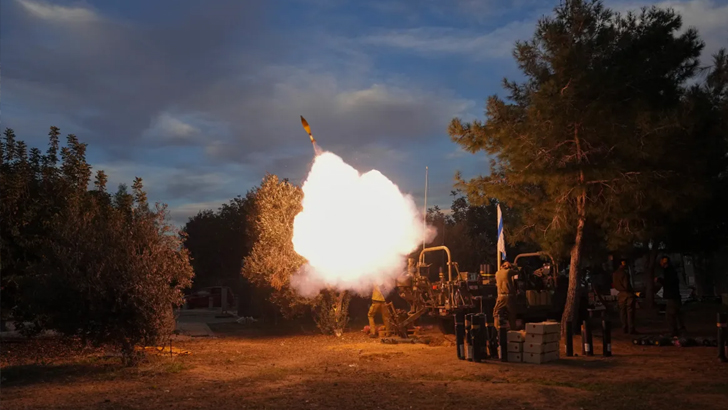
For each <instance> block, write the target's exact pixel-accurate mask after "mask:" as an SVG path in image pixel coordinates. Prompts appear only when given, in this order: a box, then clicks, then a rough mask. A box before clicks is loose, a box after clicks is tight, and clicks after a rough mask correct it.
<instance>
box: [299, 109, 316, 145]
mask: <svg viewBox="0 0 728 410" xmlns="http://www.w3.org/2000/svg"><path fill="white" fill-rule="evenodd" d="M301 125H303V129H304V130H306V133H308V137H309V138H311V144H314V145H316V140H315V139H314V138H313V134H311V127H310V126H309V125H308V121H306V119H305V118H303V115H302V116H301Z"/></svg>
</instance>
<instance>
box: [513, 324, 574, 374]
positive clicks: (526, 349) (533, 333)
mask: <svg viewBox="0 0 728 410" xmlns="http://www.w3.org/2000/svg"><path fill="white" fill-rule="evenodd" d="M560 332H561V326H560V324H559V323H557V322H541V323H528V324H526V333H525V335H524V342H523V347H522V349H523V353H522V360H523V362H525V363H533V364H541V363H548V362H552V361H554V360H558V358H559V339H560ZM509 358H510V357H509Z"/></svg>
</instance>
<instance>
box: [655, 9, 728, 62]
mask: <svg viewBox="0 0 728 410" xmlns="http://www.w3.org/2000/svg"><path fill="white" fill-rule="evenodd" d="M657 6H658V7H661V8H668V7H670V8H673V9H675V11H677V12H678V13H679V14H680V15H681V16H682V17H683V26H684V27H685V28H687V27H695V28H697V29H698V32H699V34H700V37H701V38H702V39H703V41H705V50H704V51H703V53H704V55H711V54H713V53H715V52H717V51H718V50H719V49H720V48H721V47H728V3H724V4H722V5H720V4H718V3H717V2H715V1H712V0H692V1H688V2H677V1H665V2H661V3H657Z"/></svg>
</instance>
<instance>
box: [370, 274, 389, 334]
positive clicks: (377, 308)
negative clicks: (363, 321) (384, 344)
mask: <svg viewBox="0 0 728 410" xmlns="http://www.w3.org/2000/svg"><path fill="white" fill-rule="evenodd" d="M377 312H378V313H379V314H380V315H381V316H382V322H384V327H386V328H387V329H389V314H388V313H387V306H386V300H385V299H384V295H383V294H382V291H381V289H380V288H379V285H374V287H373V288H372V305H371V306H370V307H369V314H368V315H367V316H368V317H369V337H371V338H375V337H377V324H376V322H375V321H374V317H375V316H376V315H377Z"/></svg>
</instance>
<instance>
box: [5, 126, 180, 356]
mask: <svg viewBox="0 0 728 410" xmlns="http://www.w3.org/2000/svg"><path fill="white" fill-rule="evenodd" d="M57 134H58V130H57V129H52V130H51V148H49V151H48V153H47V154H46V155H45V156H40V155H39V151H37V150H31V151H32V153H31V156H30V157H31V160H28V159H27V153H26V152H25V146H24V144H22V142H15V141H14V135H13V134H12V131H10V130H8V131H6V138H5V141H4V142H3V143H2V145H0V147H1V148H2V152H4V153H5V155H4V161H3V163H2V176H3V178H2V180H3V184H2V186H1V188H2V196H3V198H9V199H10V201H7V202H3V207H2V208H1V211H2V219H1V220H2V222H0V224H1V225H0V228H1V229H2V241H3V243H2V259H3V262H6V261H7V262H6V263H7V265H6V267H7V275H3V295H2V298H3V308H10V311H11V312H12V316H13V320H14V321H15V322H16V326H18V327H19V328H20V329H21V330H23V331H24V332H25V333H26V334H28V335H32V334H34V333H37V332H39V331H42V330H55V331H58V332H60V333H62V334H64V335H68V336H79V337H81V339H82V340H83V341H85V342H88V343H93V344H96V345H100V344H111V345H113V346H116V347H118V348H119V349H120V350H121V352H122V357H123V361H124V362H125V363H127V364H134V363H135V362H136V360H137V359H138V356H137V355H136V354H135V353H134V352H135V349H134V348H135V346H140V345H149V344H156V343H160V342H162V341H163V340H164V339H165V338H167V337H168V336H169V335H170V334H171V332H172V331H173V330H174V325H175V321H174V314H173V308H174V306H179V305H180V304H181V303H182V300H183V299H182V289H183V288H185V287H188V286H189V285H190V281H191V278H192V275H193V273H192V267H191V266H190V261H189V256H188V253H187V251H186V250H185V249H184V248H183V247H182V242H181V241H182V239H181V238H180V235H179V233H178V232H177V231H176V230H175V229H174V228H172V227H171V226H170V225H169V224H168V223H167V221H166V208H165V206H164V205H159V204H157V205H156V206H155V207H154V208H153V209H150V208H149V206H148V204H147V200H146V194H145V193H144V191H143V186H142V180H141V179H140V178H137V179H136V180H135V181H134V184H133V187H132V188H133V191H132V193H128V192H127V190H126V187H125V186H123V185H122V186H120V188H119V190H118V191H117V192H116V194H115V195H113V196H111V195H109V194H108V193H107V192H106V187H105V184H106V175H105V174H104V173H103V171H99V173H98V174H97V177H96V182H95V189H94V190H92V191H89V190H87V188H86V187H87V186H88V183H89V178H90V166H89V165H88V164H87V163H86V160H85V144H80V143H79V142H78V141H77V140H76V138H75V137H73V136H69V139H68V146H67V147H64V148H63V149H62V150H61V156H62V159H63V161H62V163H61V165H60V167H57V166H56V163H55V159H54V158H55V150H57ZM19 147H20V148H19ZM33 158H35V160H33ZM4 273H5V272H4ZM6 300H10V301H12V305H10V306H8V305H6ZM4 310H5V309H4ZM24 323H32V326H23V325H24Z"/></svg>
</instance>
